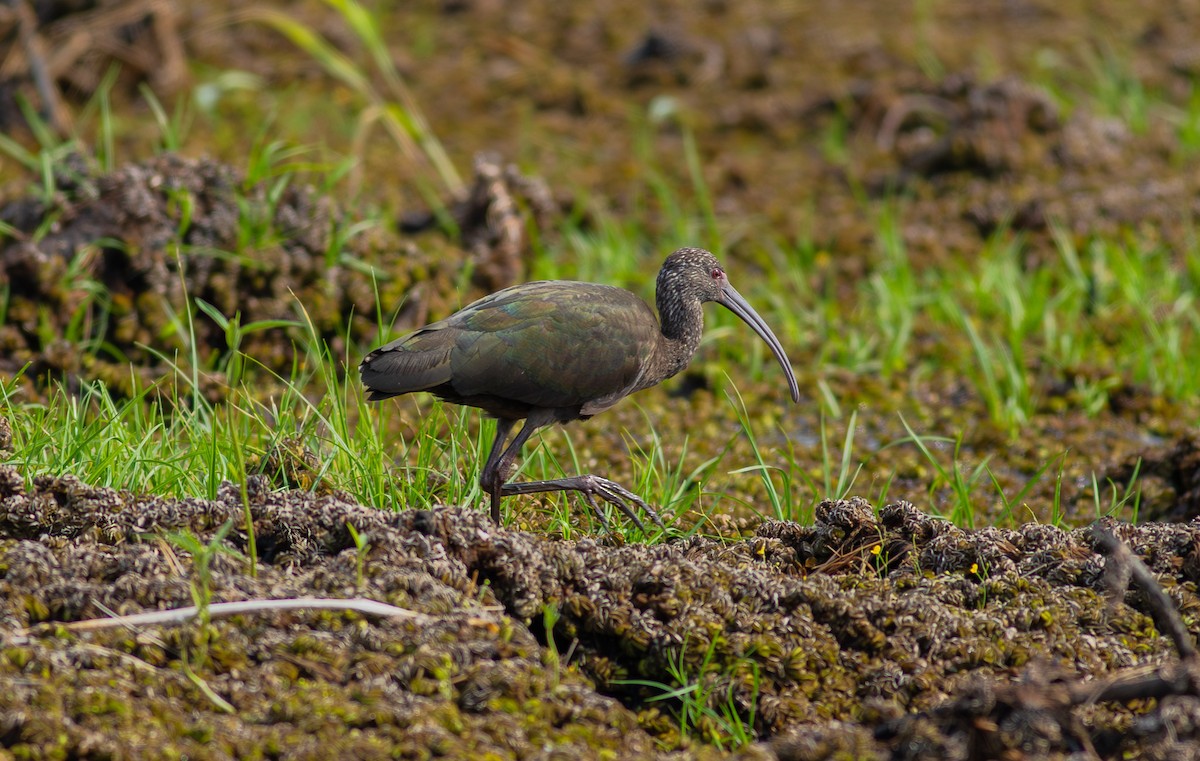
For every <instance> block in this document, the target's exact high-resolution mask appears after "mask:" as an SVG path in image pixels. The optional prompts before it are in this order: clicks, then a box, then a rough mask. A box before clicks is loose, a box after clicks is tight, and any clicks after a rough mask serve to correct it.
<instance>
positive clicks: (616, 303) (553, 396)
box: [447, 281, 659, 414]
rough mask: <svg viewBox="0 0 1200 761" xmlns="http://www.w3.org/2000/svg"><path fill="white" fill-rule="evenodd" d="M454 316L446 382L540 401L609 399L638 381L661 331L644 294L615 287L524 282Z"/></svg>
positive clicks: (565, 404) (567, 404) (467, 390)
mask: <svg viewBox="0 0 1200 761" xmlns="http://www.w3.org/2000/svg"><path fill="white" fill-rule="evenodd" d="M451 321H452V322H453V323H454V325H453V329H452V332H454V333H455V348H454V350H453V351H452V352H451V354H450V366H451V370H450V375H451V385H452V386H453V388H454V389H455V391H456V392H457V393H459V394H460V395H462V396H464V397H472V396H492V397H497V398H500V399H508V400H513V401H517V402H521V403H524V404H530V405H533V406H537V407H548V408H571V407H583V406H594V404H595V403H596V402H598V401H600V400H603V403H602V404H601V405H600V406H599V407H598V408H597V409H594V410H589V411H585V414H593V412H598V411H599V410H600V409H604V408H605V407H608V406H611V405H612V404H614V403H616V401H617V400H618V399H620V398H621V397H623V396H624V395H625V394H627V393H629V391H630V390H632V389H633V388H635V386H636V383H637V381H638V380H639V379H640V378H641V376H642V373H643V372H644V369H645V364H646V361H647V360H648V358H649V357H650V355H651V352H652V350H653V347H654V345H655V341H656V340H657V335H658V332H659V328H658V320H657V319H656V318H655V316H654V313H653V312H652V311H651V310H650V308H649V307H648V306H646V304H645V302H643V301H642V300H641V299H639V298H638V297H637V296H634V295H633V294H632V293H630V292H628V291H625V290H623V289H620V288H612V287H609V286H601V285H594V284H590V283H575V282H563V281H543V282H539V283H527V284H525V285H523V286H517V287H514V288H509V289H506V290H505V291H500V292H498V293H496V294H493V296H492V297H489V298H488V299H485V300H482V301H479V302H476V303H475V304H472V305H471V306H470V307H467V308H466V309H464V310H463V311H462V312H459V313H458V314H456V315H454V316H453V317H452V318H451V319H450V320H448V321H447V322H451Z"/></svg>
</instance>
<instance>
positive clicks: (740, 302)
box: [657, 248, 800, 403]
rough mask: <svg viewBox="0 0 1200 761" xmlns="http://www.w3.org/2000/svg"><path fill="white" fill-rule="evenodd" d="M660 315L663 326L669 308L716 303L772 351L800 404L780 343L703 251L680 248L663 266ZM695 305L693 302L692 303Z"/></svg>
mask: <svg viewBox="0 0 1200 761" xmlns="http://www.w3.org/2000/svg"><path fill="white" fill-rule="evenodd" d="M657 289H658V301H659V312H660V313H661V316H662V318H663V320H664V322H665V321H666V320H667V319H669V318H668V315H667V313H666V312H667V311H669V310H670V309H671V308H672V306H673V307H675V308H678V307H679V306H680V305H681V304H682V303H684V302H686V301H689V300H691V299H695V300H697V301H699V302H705V301H715V302H717V303H718V304H720V305H721V306H723V307H725V308H726V309H728V310H729V311H731V312H733V313H734V314H736V315H737V316H738V317H739V318H740V319H741V320H742V321H743V322H745V323H746V324H747V325H749V326H750V327H751V328H753V329H754V332H755V333H758V335H759V337H760V338H762V339H763V341H765V342H766V344H767V346H769V347H771V353H772V354H774V355H775V359H776V360H778V362H779V364H780V366H782V367H783V372H784V374H785V375H786V376H787V381H788V390H789V391H790V392H791V396H792V401H794V402H797V403H799V401H800V387H799V385H798V384H797V383H796V376H795V374H794V373H793V372H792V365H791V363H790V362H788V358H787V355H786V354H784V352H783V346H782V344H780V343H779V339H778V338H776V337H775V334H774V333H772V332H771V328H769V327H768V326H767V323H766V321H764V320H763V318H762V317H760V316H759V315H758V312H756V311H754V308H753V307H752V306H750V304H749V303H748V302H747V301H746V300H745V299H744V298H742V295H741V294H740V293H738V292H737V290H736V289H735V288H734V287H733V286H732V285H731V284H730V282H729V276H728V275H726V274H725V268H724V267H722V266H721V262H719V261H717V257H715V256H713V254H712V252H710V251H705V250H704V249H702V248H681V249H679V250H678V251H675V252H674V253H672V254H671V255H670V256H668V257H667V260H666V261H665V262H663V266H662V269H661V270H660V271H659V273H658V283H657ZM693 303H695V302H693Z"/></svg>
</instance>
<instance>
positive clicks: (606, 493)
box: [587, 476, 667, 534]
mask: <svg viewBox="0 0 1200 761" xmlns="http://www.w3.org/2000/svg"><path fill="white" fill-rule="evenodd" d="M587 479H588V486H589V487H590V491H592V492H593V493H595V494H596V495H597V496H599V497H600V498H601V499H603V500H604V501H605V502H608V503H609V504H610V505H615V506H616V507H617V508H618V509H619V510H620V511H621V512H623V513H625V516H626V517H628V518H629V519H630V520H631V521H633V522H634V523H635V524H637V527H638V528H639V529H641V531H642V533H643V534H645V533H647V532H646V527H645V526H644V525H643V524H642V521H641V520H640V519H639V518H638V516H637V513H635V512H633V509H632V508H631V507H630V506H629V505H630V503H633V504H635V505H637V506H638V507H639V508H641V509H642V512H644V513H646V514H647V515H649V516H650V517H651V518H652V519H653V520H654V522H655V523H656V524H658V527H659V528H661V529H663V530H666V528H667V527H666V526H665V525H664V524H663V522H662V518H660V517H659V516H658V512H657V511H655V510H654V508H652V507H650V505H649V504H647V502H646V500H644V499H642V498H641V497H639V496H638V495H636V494H634V493H633V492H631V491H629V490H628V489H626V488H625V487H624V486H621V485H620V484H618V483H616V482H615V481H610V480H608V479H607V478H601V477H600V476H588V477H587Z"/></svg>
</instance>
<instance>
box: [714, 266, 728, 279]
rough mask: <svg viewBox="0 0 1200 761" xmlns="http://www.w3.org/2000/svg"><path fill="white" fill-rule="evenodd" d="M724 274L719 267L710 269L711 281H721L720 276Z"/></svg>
mask: <svg viewBox="0 0 1200 761" xmlns="http://www.w3.org/2000/svg"><path fill="white" fill-rule="evenodd" d="M724 274H725V273H724V272H723V271H722V270H721V268H720V267H713V268H712V279H713V280H720V279H721V276H722V275H724Z"/></svg>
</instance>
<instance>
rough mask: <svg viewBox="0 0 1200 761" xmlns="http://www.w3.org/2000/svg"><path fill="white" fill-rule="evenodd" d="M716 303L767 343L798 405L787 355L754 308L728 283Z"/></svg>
mask: <svg viewBox="0 0 1200 761" xmlns="http://www.w3.org/2000/svg"><path fill="white" fill-rule="evenodd" d="M717 303H719V304H721V305H722V306H724V307H725V308H726V309H728V310H729V311H731V312H733V313H734V314H736V315H737V316H738V317H740V318H741V320H742V321H743V322H745V323H746V324H747V325H749V326H750V327H752V328H754V332H755V333H757V334H758V335H759V337H760V338H762V340H764V341H766V342H767V346H770V347H771V353H772V354H774V355H775V359H777V360H778V361H779V364H780V366H781V367H782V368H783V374H784V375H786V376H787V381H788V389H789V390H790V391H791V392H792V401H793V402H796V403H797V404H799V402H800V386H799V385H798V384H797V383H796V374H795V373H793V372H792V363H790V362H788V358H787V355H786V354H784V353H783V345H782V344H780V343H779V339H778V338H776V337H775V334H774V333H772V332H771V329H770V328H769V327H767V323H766V322H765V321H764V320H763V318H762V317H759V316H758V312H755V311H754V307H752V306H750V304H749V303H748V302H747V301H746V300H745V299H744V298H742V294H740V293H738V292H737V290H736V289H735V288H734V287H733V286H732V285H729V284H728V283H726V284H725V287H724V288H722V289H721V298H719V299H718V300H717Z"/></svg>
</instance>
